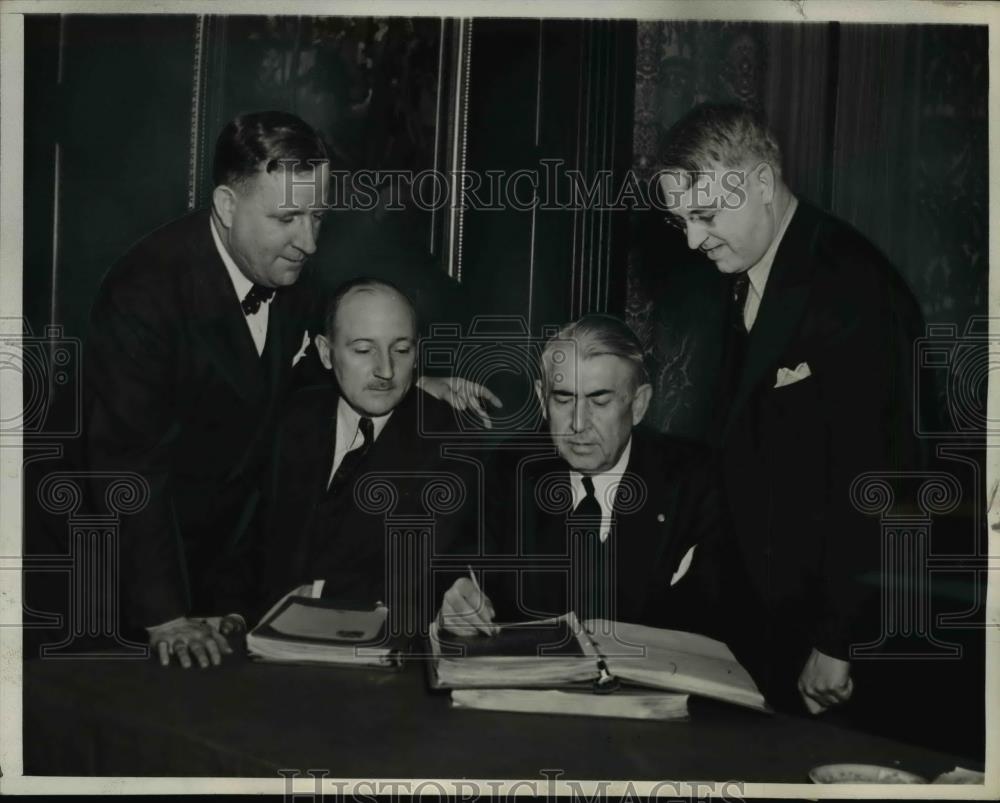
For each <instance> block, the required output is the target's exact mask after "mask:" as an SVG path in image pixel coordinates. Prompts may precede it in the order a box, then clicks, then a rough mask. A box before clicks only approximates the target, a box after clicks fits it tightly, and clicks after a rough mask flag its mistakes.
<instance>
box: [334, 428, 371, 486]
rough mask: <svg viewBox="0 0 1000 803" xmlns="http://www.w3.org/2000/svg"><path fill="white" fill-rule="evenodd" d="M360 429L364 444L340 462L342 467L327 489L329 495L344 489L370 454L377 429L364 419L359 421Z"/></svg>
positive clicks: (335, 473) (339, 467) (338, 469)
mask: <svg viewBox="0 0 1000 803" xmlns="http://www.w3.org/2000/svg"><path fill="white" fill-rule="evenodd" d="M358 429H359V430H360V431H361V437H362V438H364V442H363V443H362V444H361V445H360V446H359V447H358V448H357V449H351V451H349V452H348V453H347V454H345V455H344V457H343V459H342V460H341V461H340V465H339V466H338V467H337V470H336V471H335V472H334V475H333V479H332V480H330V487H329V488H328V489H327V493H328V494H331V495H333V496H336V495H337V494H339V493H340V492H341V491H342V490H343V489H344V486H345V485H347V484H348V483H349V482H350V480H351V477H352V476H353V475H354V472H355V471H356V470H357V468H358V465H359V464H360V463H361V461H362V460H364V458H365V455H366V454H368V449H369V448H370V447H371V445H372V441H373V440H375V438H374V434H375V428H374V426H373V424H372V420H371V419H370V418H367V417H362V418H361V420H360V421H358Z"/></svg>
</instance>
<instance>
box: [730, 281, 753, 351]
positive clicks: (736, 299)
mask: <svg viewBox="0 0 1000 803" xmlns="http://www.w3.org/2000/svg"><path fill="white" fill-rule="evenodd" d="M732 282H733V286H732V288H731V298H732V307H731V309H730V315H731V316H732V318H731V325H732V327H733V328H734V329H735V330H736V331H737V332H738V333H741V334H743V335H744V336H745V335H746V333H747V328H746V326H745V325H744V323H743V310H744V309H745V308H746V305H747V293H749V292H750V277H749V276H747V273H746V271H743V273H737V274H736V275H735V276H734V277H733V279H732Z"/></svg>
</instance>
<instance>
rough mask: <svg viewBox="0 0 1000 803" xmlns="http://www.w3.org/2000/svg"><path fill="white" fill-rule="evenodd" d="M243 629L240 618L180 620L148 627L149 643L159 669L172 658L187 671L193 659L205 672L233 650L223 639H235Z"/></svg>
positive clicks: (168, 663) (185, 618)
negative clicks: (154, 653) (157, 660)
mask: <svg viewBox="0 0 1000 803" xmlns="http://www.w3.org/2000/svg"><path fill="white" fill-rule="evenodd" d="M245 629H246V626H245V625H244V623H243V620H242V619H241V618H240V617H239V616H224V617H222V618H219V617H210V618H208V619H191V618H187V617H182V618H180V619H174V620H173V621H170V622H167V623H166V624H162V625H158V626H156V627H151V628H149V629H148V630H149V644H150V646H151V647H152V648H153V649H154V650H155V651H156V652H157V654H158V655H159V658H160V665H161V666H169V665H170V656H174V657H176V658H177V661H178V662H179V663H180V665H181V666H182V667H184V668H185V669H190V668H191V666H192V665H193V663H194V662H193V661H192V660H191V658H192V656H194V660H195V661H197V662H198V665H199V666H200V667H201V668H202V669H205V668H206V667H208V666H209V665H211V666H218V665H219V664H221V663H222V656H223V655H232V653H233V649H232V647H230V646H229V641H228V639H227V638H226V637H227V636H238V635H239V634H240V633H242V632H243V631H244V630H245Z"/></svg>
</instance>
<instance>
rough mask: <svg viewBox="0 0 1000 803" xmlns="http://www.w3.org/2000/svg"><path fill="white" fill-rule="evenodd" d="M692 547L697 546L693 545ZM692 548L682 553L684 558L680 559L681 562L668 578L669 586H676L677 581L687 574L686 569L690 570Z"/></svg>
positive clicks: (692, 555)
mask: <svg viewBox="0 0 1000 803" xmlns="http://www.w3.org/2000/svg"><path fill="white" fill-rule="evenodd" d="M694 546H698V545H697V544H695V545H694ZM694 546H693V547H691V548H690V549H689V550H688V551H687V552H685V553H684V557H683V558H681V562H680V564H679V565H678V566H677V571H676V572H674V574H673V577H671V578H670V585H672V586H675V585H677V581H678V580H680V579H681V578H682V577H683V576H684V575H685V574H687V572H688V569H690V568H691V559H692V558H693V557H694Z"/></svg>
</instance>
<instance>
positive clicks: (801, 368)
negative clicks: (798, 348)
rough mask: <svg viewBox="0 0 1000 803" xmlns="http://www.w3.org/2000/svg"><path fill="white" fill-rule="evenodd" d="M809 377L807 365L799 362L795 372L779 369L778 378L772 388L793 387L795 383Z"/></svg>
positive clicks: (789, 369)
mask: <svg viewBox="0 0 1000 803" xmlns="http://www.w3.org/2000/svg"><path fill="white" fill-rule="evenodd" d="M810 376H812V371H810V370H809V363H807V362H800V363H799V364H798V366H796V368H795V370H792V369H791V368H779V369H778V378H777V379H776V380H775V382H774V386H775V387H776V388H783V387H785V385H794V384H795V383H796V382H801V381H802V380H803V379H806V378H808V377H810Z"/></svg>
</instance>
